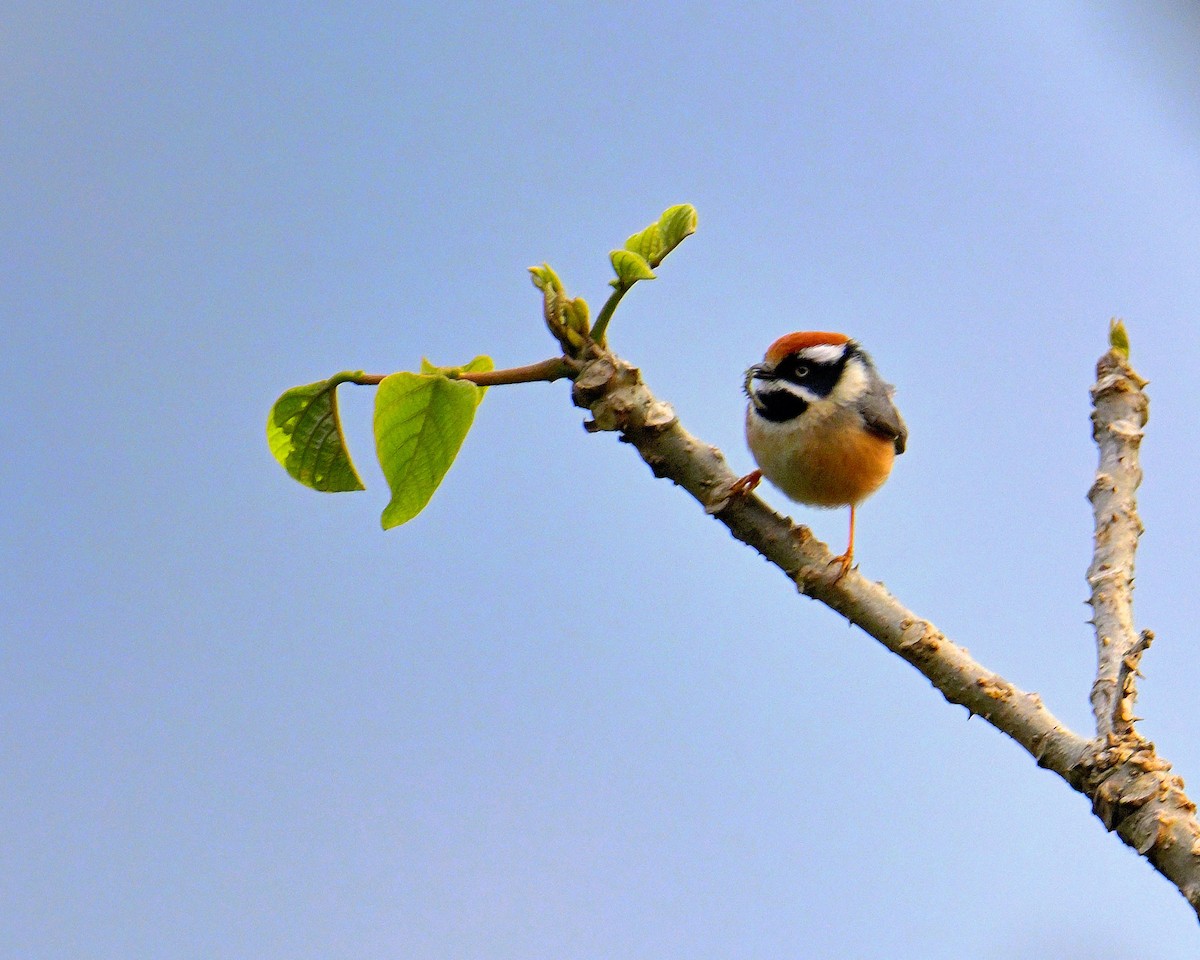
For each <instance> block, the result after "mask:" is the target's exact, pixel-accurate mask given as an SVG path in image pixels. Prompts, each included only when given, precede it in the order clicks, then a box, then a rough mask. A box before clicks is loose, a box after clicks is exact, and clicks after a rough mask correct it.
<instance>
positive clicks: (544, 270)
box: [529, 263, 563, 293]
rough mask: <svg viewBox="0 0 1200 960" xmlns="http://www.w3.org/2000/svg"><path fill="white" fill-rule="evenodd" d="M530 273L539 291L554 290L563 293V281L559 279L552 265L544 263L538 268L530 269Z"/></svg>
mask: <svg viewBox="0 0 1200 960" xmlns="http://www.w3.org/2000/svg"><path fill="white" fill-rule="evenodd" d="M529 272H530V274H531V275H532V276H531V279H532V280H533V285H534V286H535V287H537V288H538V289H539V290H553V291H555V292H556V293H562V289H563V285H562V281H561V280H559V279H558V274H557V273H555V272H554V270H553V269H552V268H551V267H550V264H548V263H543V264H542V265H541V266H538V267H530V268H529Z"/></svg>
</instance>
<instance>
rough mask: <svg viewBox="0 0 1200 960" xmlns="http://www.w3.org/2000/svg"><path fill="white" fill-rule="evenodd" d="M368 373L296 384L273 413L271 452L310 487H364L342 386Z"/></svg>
mask: <svg viewBox="0 0 1200 960" xmlns="http://www.w3.org/2000/svg"><path fill="white" fill-rule="evenodd" d="M362 375H363V374H362V371H358V372H349V371H347V372H344V373H339V374H336V375H334V376H332V377H330V378H329V379H328V380H320V381H318V382H317V383H309V384H306V385H305V386H302V387H292V389H291V390H288V391H286V392H285V393H284V394H283V395H282V396H281V397H280V398H279V399H278V400H276V401H275V405H274V406H273V407H271V412H270V414H269V415H268V417H267V443H268V444H269V445H270V447H271V453H272V454H273V455H274V457H275V459H276V460H278V461H279V463H280V465H281V466H282V467H283V468H284V469H285V470H286V471H287V472H288V473H289V474H290V475H291V476H292V477H293V478H294V479H296V480H298V481H300V482H301V483H302V484H304V485H305V486H306V487H312V488H313V489H314V490H320V491H321V492H322V493H341V492H346V491H350V490H362V489H363V483H362V480H361V479H360V478H359V476H358V471H356V470H355V469H354V463H353V462H352V461H351V460H350V451H349V450H348V449H347V448H346V437H345V434H344V433H343V432H342V421H341V418H340V417H339V416H338V406H337V386H338V384H339V383H345V382H346V381H347V380H353V379H355V378H356V377H361V376H362Z"/></svg>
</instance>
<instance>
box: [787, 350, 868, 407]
mask: <svg viewBox="0 0 1200 960" xmlns="http://www.w3.org/2000/svg"><path fill="white" fill-rule="evenodd" d="M853 354H854V348H853V347H850V348H849V349H847V350H846V351H845V352H844V353H843V354H842V355H841V356H840V357H838V358H837V359H836V360H833V361H830V362H824V363H821V362H817V361H815V360H811V359H809V358H808V357H805V356H803V355H801V354H798V353H789V354H788V355H787V356H786V357H784V358H783V359H782V360H780V361H779V363H778V364H776V366H775V379H777V380H787V381H789V382H790V383H794V384H796V385H798V386H801V387H804V388H805V389H806V390H808V391H809V392H810V393H812V394H813V395H814V396H818V397H827V396H829V395H830V394H831V393H833V388H834V387H836V386H837V382H838V380H840V379H841V377H842V371H843V370H845V369H846V361H847V360H849V359H850V357H851V356H853Z"/></svg>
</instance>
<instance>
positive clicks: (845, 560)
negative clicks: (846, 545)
mask: <svg viewBox="0 0 1200 960" xmlns="http://www.w3.org/2000/svg"><path fill="white" fill-rule="evenodd" d="M853 563H854V554H852V553H843V554H842V555H841V556H840V557H834V558H833V559H832V560H830V561H829V565H830V566H831V567H832V566H835V565H836V566H838V567H840V568H841V569H839V570H838V575H837V576H836V577H834V578H833V582H834V583H838V582H840V581H841V579H842V577H844V576H845V575H846V574H848V573H849V572H850V566H851V564H853Z"/></svg>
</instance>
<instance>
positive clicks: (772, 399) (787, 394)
mask: <svg viewBox="0 0 1200 960" xmlns="http://www.w3.org/2000/svg"><path fill="white" fill-rule="evenodd" d="M769 384H770V381H767V384H764V386H763V387H761V388H759V389H758V390H757V391H756V392H755V394H754V396H755V399H756V400H757V401H758V402H757V403H755V404H754V409H755V410H756V411H757V412H758V415H759V416H760V417H762V418H763V419H764V420H770V421H771V422H772V423H783V422H784V421H785V420H791V419H793V418H795V417H798V416H800V414H802V413H803V412H804V411H805V410H807V409H808V401H807V400H805V399H804V398H803V397H798V396H796V394H794V393H792V391H791V390H788V389H787V388H786V387H778V386H777V387H772V386H770V385H769Z"/></svg>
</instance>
